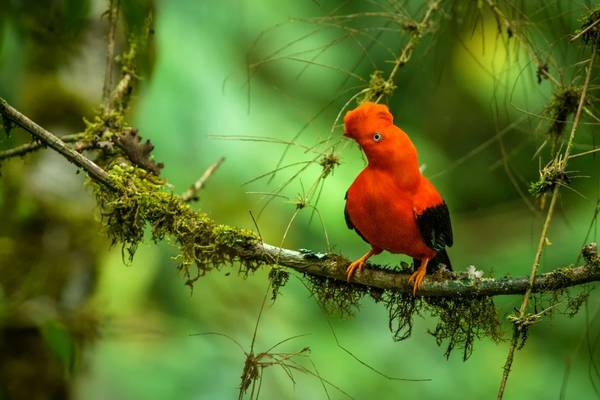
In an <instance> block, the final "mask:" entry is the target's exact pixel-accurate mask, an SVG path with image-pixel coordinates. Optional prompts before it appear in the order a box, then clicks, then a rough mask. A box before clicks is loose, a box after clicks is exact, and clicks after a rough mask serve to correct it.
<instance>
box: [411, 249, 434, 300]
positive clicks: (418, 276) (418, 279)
mask: <svg viewBox="0 0 600 400" xmlns="http://www.w3.org/2000/svg"><path fill="white" fill-rule="evenodd" d="M428 262H429V259H427V258H425V259H423V260H421V265H419V268H417V270H416V271H415V272H413V273H412V275H411V276H410V278H408V283H412V284H413V296H416V294H417V289H419V288H420V287H421V284H422V283H423V279H425V274H426V272H427V263H428Z"/></svg>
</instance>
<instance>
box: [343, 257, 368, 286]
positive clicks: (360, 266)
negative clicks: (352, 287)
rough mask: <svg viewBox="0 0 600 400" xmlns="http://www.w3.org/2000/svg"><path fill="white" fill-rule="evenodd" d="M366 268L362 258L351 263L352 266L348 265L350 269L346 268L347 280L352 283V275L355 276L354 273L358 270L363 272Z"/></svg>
mask: <svg viewBox="0 0 600 400" xmlns="http://www.w3.org/2000/svg"><path fill="white" fill-rule="evenodd" d="M364 267H365V261H364V260H363V259H362V258H359V259H358V260H356V261H354V262H352V263H350V265H348V268H346V280H347V281H348V282H350V279H351V278H352V274H354V271H355V270H356V269H358V272H362V270H363V268H364Z"/></svg>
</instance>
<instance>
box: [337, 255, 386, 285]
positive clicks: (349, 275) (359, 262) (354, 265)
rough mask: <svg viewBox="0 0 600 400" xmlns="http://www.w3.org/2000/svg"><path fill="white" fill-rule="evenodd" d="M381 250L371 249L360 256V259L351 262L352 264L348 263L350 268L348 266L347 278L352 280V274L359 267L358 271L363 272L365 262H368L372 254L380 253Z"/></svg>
mask: <svg viewBox="0 0 600 400" xmlns="http://www.w3.org/2000/svg"><path fill="white" fill-rule="evenodd" d="M380 252H381V250H380V251H376V250H374V249H371V250H369V251H367V254H365V255H364V256H362V257H360V258H359V259H358V260H356V261H354V262H351V263H350V265H348V268H346V279H347V280H348V282H350V278H352V274H353V273H354V270H355V269H357V268H358V272H362V270H363V268H364V266H365V263H366V262H367V260H368V259H369V257H371V256H372V255H375V254H379V253H380Z"/></svg>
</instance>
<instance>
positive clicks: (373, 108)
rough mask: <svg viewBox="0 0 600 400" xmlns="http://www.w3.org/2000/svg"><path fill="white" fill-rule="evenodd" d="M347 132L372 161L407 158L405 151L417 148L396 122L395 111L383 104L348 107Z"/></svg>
mask: <svg viewBox="0 0 600 400" xmlns="http://www.w3.org/2000/svg"><path fill="white" fill-rule="evenodd" d="M344 136H346V137H348V138H351V139H354V140H356V142H357V143H358V145H359V146H360V147H361V149H362V150H363V151H364V152H365V155H366V156H367V158H368V160H369V163H370V164H382V163H385V164H392V163H394V164H395V163H397V162H400V161H401V159H404V158H405V157H403V156H404V155H405V154H403V153H406V152H407V151H408V152H409V153H410V152H412V151H414V146H413V144H412V142H411V141H410V139H409V138H408V136H407V135H406V133H404V132H403V131H402V130H401V129H400V128H398V127H397V126H395V125H394V121H393V117H392V114H391V113H390V111H389V109H388V108H387V106H385V105H382V104H376V103H371V102H365V103H362V104H361V105H360V106H358V107H357V108H355V109H354V110H351V111H348V113H347V114H346V116H345V117H344ZM415 155H416V152H415ZM396 165H397V164H396Z"/></svg>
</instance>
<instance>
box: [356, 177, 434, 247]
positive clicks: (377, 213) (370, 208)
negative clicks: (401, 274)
mask: <svg viewBox="0 0 600 400" xmlns="http://www.w3.org/2000/svg"><path fill="white" fill-rule="evenodd" d="M421 186H423V188H421ZM432 190H433V191H432ZM436 195H437V197H438V198H439V194H437V191H435V189H434V188H433V186H432V185H431V184H430V183H429V182H428V181H426V182H425V183H424V184H421V185H419V188H418V189H417V190H416V191H408V190H403V189H402V188H401V187H399V186H398V185H397V184H395V183H394V180H393V179H388V178H387V177H386V176H385V175H381V174H369V173H368V172H366V173H362V174H360V175H359V176H358V177H357V179H356V180H355V181H354V183H353V184H352V186H350V188H349V189H348V194H347V200H346V210H347V213H348V216H349V218H350V220H351V222H352V224H353V225H354V227H355V229H356V230H357V231H358V232H360V234H361V236H363V237H364V238H365V240H366V241H367V242H369V243H370V244H371V245H373V246H375V247H378V248H380V249H383V250H387V251H390V252H393V253H403V254H408V255H409V256H411V257H421V256H431V255H432V254H433V255H435V252H433V251H432V250H431V249H430V248H428V247H427V246H426V244H425V243H424V242H423V240H422V239H421V236H420V233H419V228H418V226H417V221H416V218H417V214H418V213H420V212H422V211H423V210H424V209H425V208H427V207H426V204H431V203H427V202H429V201H431V200H437V199H436V197H435V196H436ZM439 201H440V202H441V198H440V199H439Z"/></svg>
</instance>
